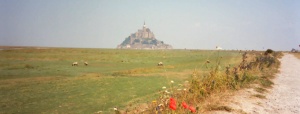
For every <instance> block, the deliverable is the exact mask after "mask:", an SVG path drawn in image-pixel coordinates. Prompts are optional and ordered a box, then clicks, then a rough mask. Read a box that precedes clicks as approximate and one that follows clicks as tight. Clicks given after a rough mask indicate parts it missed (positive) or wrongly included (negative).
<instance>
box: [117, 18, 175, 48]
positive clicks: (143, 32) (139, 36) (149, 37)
mask: <svg viewBox="0 0 300 114" xmlns="http://www.w3.org/2000/svg"><path fill="white" fill-rule="evenodd" d="M117 48H118V49H172V46H171V45H169V44H165V43H164V42H163V41H159V40H157V39H156V38H155V35H154V34H153V32H151V30H150V29H149V28H147V27H146V24H145V22H144V25H143V28H142V29H139V30H138V31H137V32H135V33H132V34H131V35H130V36H128V37H127V38H125V40H124V41H123V42H122V43H121V44H120V45H118V46H117Z"/></svg>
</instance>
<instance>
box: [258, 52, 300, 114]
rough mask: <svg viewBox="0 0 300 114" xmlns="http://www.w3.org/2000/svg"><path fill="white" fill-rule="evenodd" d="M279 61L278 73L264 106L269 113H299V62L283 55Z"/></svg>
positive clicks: (291, 56)
mask: <svg viewBox="0 0 300 114" xmlns="http://www.w3.org/2000/svg"><path fill="white" fill-rule="evenodd" d="M280 61H281V68H280V73H278V74H277V77H276V78H275V79H274V83H275V85H274V86H273V89H272V90H271V91H270V94H268V95H267V101H266V102H265V103H264V105H263V106H266V108H268V109H269V110H266V111H267V112H269V111H271V113H278V114H291V113H294V114H299V113H300V60H299V59H297V58H296V57H295V56H294V55H291V54H285V55H284V56H283V58H282V59H281V60H280Z"/></svg>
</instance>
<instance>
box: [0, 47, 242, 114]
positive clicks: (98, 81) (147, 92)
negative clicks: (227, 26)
mask: <svg viewBox="0 0 300 114" xmlns="http://www.w3.org/2000/svg"><path fill="white" fill-rule="evenodd" d="M219 57H221V58H222V60H221V63H220V66H221V68H220V69H221V70H224V71H225V66H226V65H233V66H234V65H236V64H238V63H240V62H241V57H242V56H241V54H240V53H239V52H238V51H217V50H121V49H94V48H33V47H27V48H18V49H14V48H7V49H3V50H0V93H1V94H0V113H95V112H97V111H103V112H104V113H111V112H113V108H114V107H118V108H124V107H126V106H127V105H129V104H139V103H147V102H151V101H152V100H153V99H155V98H156V97H157V96H158V92H157V91H159V90H161V89H162V87H163V86H166V87H169V86H170V83H169V82H170V81H171V80H172V81H174V82H175V84H180V83H183V82H184V81H186V80H189V79H190V77H191V75H192V73H193V71H194V70H197V71H201V72H205V71H208V70H211V69H212V67H213V66H215V65H216V64H217V61H216V60H217V58H219ZM75 61H77V62H78V63H79V65H78V66H72V63H73V62H75ZM207 61H210V63H211V64H205V63H206V62H207ZM84 62H88V63H89V64H88V66H85V65H84V64H83V63H84ZM158 62H163V64H164V65H163V66H157V63H158Z"/></svg>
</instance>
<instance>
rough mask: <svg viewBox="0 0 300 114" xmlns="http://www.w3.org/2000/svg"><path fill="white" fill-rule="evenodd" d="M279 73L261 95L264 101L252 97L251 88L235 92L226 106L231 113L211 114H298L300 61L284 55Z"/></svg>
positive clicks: (252, 90)
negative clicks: (263, 96)
mask: <svg viewBox="0 0 300 114" xmlns="http://www.w3.org/2000/svg"><path fill="white" fill-rule="evenodd" d="M280 61H281V67H280V69H279V70H280V72H279V73H278V74H277V75H276V78H275V79H273V82H274V85H273V88H271V89H268V92H267V93H265V94H263V95H265V96H266V99H261V98H257V97H254V96H253V95H254V94H258V93H257V92H256V91H255V90H254V89H253V88H252V89H245V90H241V91H239V92H237V93H236V94H235V95H234V97H233V98H230V100H229V101H228V102H229V103H228V104H227V103H226V104H227V106H230V107H231V108H233V109H234V111H232V112H225V111H216V112H212V113H213V114H224V113H230V114H240V113H247V114H300V59H297V58H296V57H295V56H293V55H291V54H287V53H285V54H284V56H283V57H282V59H281V60H280Z"/></svg>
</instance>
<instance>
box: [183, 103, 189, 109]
mask: <svg viewBox="0 0 300 114" xmlns="http://www.w3.org/2000/svg"><path fill="white" fill-rule="evenodd" d="M181 104H182V106H183V108H185V109H187V108H189V105H187V104H186V103H185V102H182V103H181Z"/></svg>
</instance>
